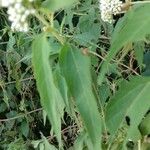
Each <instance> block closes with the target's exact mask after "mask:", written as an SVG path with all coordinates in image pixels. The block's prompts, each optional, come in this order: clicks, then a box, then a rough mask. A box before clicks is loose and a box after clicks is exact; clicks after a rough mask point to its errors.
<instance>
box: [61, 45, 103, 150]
mask: <svg viewBox="0 0 150 150" xmlns="http://www.w3.org/2000/svg"><path fill="white" fill-rule="evenodd" d="M90 65H91V64H90V58H89V57H88V56H85V55H83V54H82V53H81V52H80V51H79V50H77V49H76V48H74V47H70V46H65V47H64V48H63V49H62V51H61V54H60V66H61V69H62V72H63V74H64V77H65V79H66V81H67V84H68V87H69V90H70V92H71V94H72V96H73V98H74V99H75V102H76V105H77V108H78V110H79V112H80V114H81V117H82V119H83V122H84V124H85V127H86V129H87V131H88V134H89V137H90V139H91V140H92V143H93V147H94V148H93V149H94V150H99V149H100V137H101V119H100V114H99V112H98V107H97V103H96V99H95V97H94V94H93V92H92V79H91V72H90Z"/></svg>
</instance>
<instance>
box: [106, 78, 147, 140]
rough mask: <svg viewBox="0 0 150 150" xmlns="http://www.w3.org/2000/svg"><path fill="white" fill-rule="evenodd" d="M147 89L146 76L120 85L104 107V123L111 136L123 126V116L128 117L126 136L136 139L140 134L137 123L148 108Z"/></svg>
mask: <svg viewBox="0 0 150 150" xmlns="http://www.w3.org/2000/svg"><path fill="white" fill-rule="evenodd" d="M149 89H150V78H148V77H135V78H133V79H131V81H129V82H128V83H123V84H122V85H121V87H120V89H119V91H118V92H117V93H116V95H115V96H114V97H113V98H112V99H111V100H110V102H109V103H108V105H107V108H106V125H107V127H108V129H109V132H110V134H111V135H112V136H113V135H115V134H116V133H117V131H118V129H119V128H121V127H122V126H123V123H124V122H125V117H129V119H130V126H129V129H128V131H127V132H128V133H127V137H128V138H130V139H136V138H137V137H136V136H140V133H139V130H138V125H139V124H140V122H141V120H142V118H143V117H144V115H145V113H146V112H147V111H148V109H149V108H150V102H149V101H150V92H149ZM135 135H136V136H135Z"/></svg>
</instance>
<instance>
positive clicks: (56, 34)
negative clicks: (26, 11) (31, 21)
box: [34, 12, 65, 45]
mask: <svg viewBox="0 0 150 150" xmlns="http://www.w3.org/2000/svg"><path fill="white" fill-rule="evenodd" d="M34 15H35V17H36V18H37V19H38V20H39V21H41V22H42V23H43V24H44V25H45V27H46V31H48V32H49V33H51V34H52V35H53V36H54V37H55V38H56V39H57V40H58V41H59V42H60V43H61V44H62V45H64V41H65V40H64V38H63V37H62V36H61V35H60V34H59V33H58V32H57V31H56V30H55V29H54V28H53V27H52V26H51V25H50V24H49V22H47V21H46V20H45V19H44V17H42V16H41V15H40V14H39V13H38V12H36V13H35V14H34ZM51 19H53V17H52V18H51ZM51 23H52V20H51Z"/></svg>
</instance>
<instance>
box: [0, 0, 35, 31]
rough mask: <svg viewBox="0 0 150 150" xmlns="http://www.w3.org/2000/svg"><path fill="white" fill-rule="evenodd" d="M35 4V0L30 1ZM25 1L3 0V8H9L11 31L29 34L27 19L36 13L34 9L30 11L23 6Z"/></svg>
mask: <svg viewBox="0 0 150 150" xmlns="http://www.w3.org/2000/svg"><path fill="white" fill-rule="evenodd" d="M28 1H29V2H33V1H34V0H28ZM22 2H23V0H1V6H2V7H6V8H7V13H8V15H9V18H8V19H9V21H10V22H11V29H12V30H13V31H20V32H28V30H29V25H28V22H27V17H28V16H29V15H30V14H33V13H35V10H34V9H28V8H26V7H25V6H23V4H22Z"/></svg>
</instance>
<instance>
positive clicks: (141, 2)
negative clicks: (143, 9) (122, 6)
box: [131, 0, 150, 5]
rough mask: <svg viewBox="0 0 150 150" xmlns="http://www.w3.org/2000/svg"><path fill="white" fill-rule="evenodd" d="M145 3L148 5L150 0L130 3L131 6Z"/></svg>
mask: <svg viewBox="0 0 150 150" xmlns="http://www.w3.org/2000/svg"><path fill="white" fill-rule="evenodd" d="M145 3H150V0H148V1H135V2H131V5H134V4H145Z"/></svg>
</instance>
